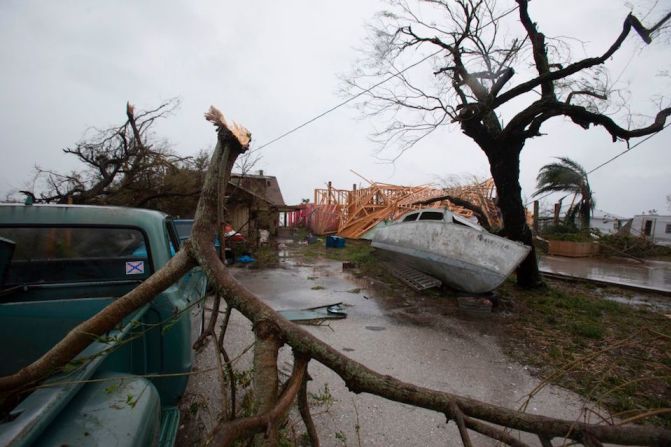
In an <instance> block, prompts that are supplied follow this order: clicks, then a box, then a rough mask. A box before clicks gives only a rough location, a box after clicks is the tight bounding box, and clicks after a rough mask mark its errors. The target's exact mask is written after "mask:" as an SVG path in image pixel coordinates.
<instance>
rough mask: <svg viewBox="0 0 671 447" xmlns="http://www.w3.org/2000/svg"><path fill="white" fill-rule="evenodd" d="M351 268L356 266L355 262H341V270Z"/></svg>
mask: <svg viewBox="0 0 671 447" xmlns="http://www.w3.org/2000/svg"><path fill="white" fill-rule="evenodd" d="M353 268H356V264H355V263H354V262H352V261H345V262H343V263H342V269H343V270H351V269H353Z"/></svg>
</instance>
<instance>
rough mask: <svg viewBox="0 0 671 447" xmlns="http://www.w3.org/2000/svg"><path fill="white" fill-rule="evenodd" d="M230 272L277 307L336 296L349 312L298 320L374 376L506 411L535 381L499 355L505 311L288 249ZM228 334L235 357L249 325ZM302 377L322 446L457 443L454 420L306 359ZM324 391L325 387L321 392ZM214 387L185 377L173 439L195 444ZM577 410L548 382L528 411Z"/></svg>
mask: <svg viewBox="0 0 671 447" xmlns="http://www.w3.org/2000/svg"><path fill="white" fill-rule="evenodd" d="M235 276H236V277H237V279H238V280H239V281H241V282H242V283H243V284H244V285H245V286H246V287H248V288H249V289H250V290H252V291H253V292H255V293H256V294H257V295H258V296H260V297H261V298H262V299H264V300H265V301H266V302H267V303H268V304H269V305H270V306H271V307H273V308H275V309H277V310H281V309H287V308H306V307H314V306H320V305H325V304H331V303H335V302H342V303H343V304H344V305H345V306H346V310H347V312H348V316H347V318H346V319H344V320H333V321H330V322H328V324H327V325H322V326H306V330H308V331H309V332H311V333H312V334H313V335H315V336H316V337H318V338H319V339H321V340H323V341H325V342H327V343H329V344H330V345H331V346H333V347H334V348H335V349H338V350H340V351H342V352H343V353H345V354H346V355H348V356H349V357H350V358H352V359H354V360H356V361H359V362H361V363H363V364H365V365H367V366H368V367H370V368H372V369H373V370H375V371H377V372H379V373H381V374H388V375H392V376H395V377H397V378H399V379H400V380H403V381H407V382H412V383H414V384H417V385H421V386H425V387H430V388H434V389H438V390H442V391H446V392H451V393H457V394H460V395H462V396H468V397H472V398H476V399H481V400H484V401H487V402H491V403H494V404H498V405H503V406H506V407H509V408H519V407H520V406H521V405H522V404H523V403H524V402H525V399H526V398H527V396H528V393H530V392H531V391H532V390H533V389H534V388H535V387H536V386H537V385H538V384H539V381H538V379H537V378H535V377H533V375H532V374H531V372H530V370H529V368H527V367H526V366H524V365H520V364H518V363H515V362H512V361H511V360H509V359H508V358H507V357H506V356H505V355H504V354H503V352H502V350H501V348H500V346H499V343H498V339H497V336H496V333H497V331H496V328H495V327H496V324H497V319H498V318H504V317H503V316H497V315H492V316H490V317H487V318H485V319H484V320H483V319H474V318H465V317H463V316H460V315H459V313H458V310H457V305H456V299H455V298H454V297H450V296H440V295H439V294H434V295H432V296H428V297H427V296H421V297H419V296H417V295H416V294H414V293H412V292H409V291H408V290H407V289H405V288H400V287H399V286H393V285H388V284H384V283H378V282H371V281H369V280H365V279H361V278H357V277H356V276H354V275H353V274H351V273H349V272H343V271H342V265H341V263H338V262H334V261H326V260H319V261H317V262H315V263H314V264H305V263H301V262H300V261H299V260H298V259H296V258H292V257H291V252H290V251H289V252H285V253H284V256H283V257H282V259H281V262H280V267H279V268H275V269H268V270H250V269H235ZM317 286H319V287H317ZM226 337H227V338H226V340H227V342H226V346H227V349H228V350H229V353H230V355H231V356H232V357H234V356H236V355H237V354H238V353H240V352H242V351H243V350H244V349H245V347H247V346H248V344H249V343H251V342H252V337H251V332H250V325H249V322H247V321H246V320H245V319H243V318H242V317H241V316H240V315H239V314H237V313H234V315H233V318H232V320H231V327H230V330H229V332H228V333H227V336H226ZM213 358H214V357H213V356H212V352H211V350H209V349H206V350H204V351H203V353H201V354H200V355H199V358H198V364H197V366H198V368H200V369H201V370H202V369H206V368H210V367H212V366H213V365H215V362H214V360H213ZM250 358H251V357H250V355H249V354H246V356H244V357H243V358H242V359H241V360H240V361H239V362H238V364H237V365H236V368H238V369H244V368H247V367H249V365H250ZM280 366H281V370H282V371H284V372H286V373H288V372H289V371H290V370H291V353H290V349H288V348H287V347H284V348H282V350H281V355H280ZM309 373H310V375H311V377H312V378H313V380H312V381H311V382H310V383H309V392H310V393H312V394H314V395H321V397H322V398H323V397H324V396H331V397H332V399H322V401H326V402H327V403H329V404H328V405H324V404H321V405H320V404H317V405H313V415H314V418H315V423H316V425H317V427H318V431H319V434H320V438H321V441H322V445H325V446H343V445H350V446H357V445H363V446H409V445H422V446H433V445H437V446H438V445H440V446H444V445H461V441H460V439H459V435H458V431H457V429H456V426H455V425H454V424H453V423H446V420H445V417H444V416H443V415H442V414H439V413H436V412H433V411H428V410H423V409H419V408H415V407H411V406H408V405H404V404H399V403H395V402H391V401H387V400H385V399H382V398H379V397H376V396H372V395H368V394H359V395H357V394H353V393H351V392H349V391H348V390H347V388H346V387H345V384H344V382H343V381H342V380H341V379H340V378H339V377H338V376H337V375H336V374H335V373H333V372H332V371H330V370H328V369H327V368H325V367H324V366H322V365H321V364H319V363H317V362H314V361H313V362H312V363H311V364H310V369H309ZM325 387H327V389H328V393H324V389H325ZM218 390H219V385H218V383H217V379H216V375H213V374H212V373H210V374H209V375H205V374H203V375H198V376H195V377H194V379H193V380H191V383H190V385H189V394H188V395H187V396H186V398H185V399H184V403H183V405H182V407H183V409H186V410H189V409H190V410H191V411H190V412H188V411H187V417H186V418H185V419H186V420H185V421H184V424H183V428H182V431H181V433H180V439H179V441H180V443H179V444H180V445H194V444H198V443H199V442H200V441H202V440H203V436H204V433H206V432H207V431H208V430H209V429H211V427H212V426H213V424H214V422H215V418H214V417H213V415H216V413H217V411H218V409H217V408H216V405H217V402H216V401H217V396H218V395H219V391H218ZM199 399H200V400H199ZM201 401H204V403H203V405H202V407H201V406H199V405H200V403H199V402H201ZM194 402H196V404H195V411H194V404H193V403H194ZM582 410H583V402H582V401H581V399H580V398H579V397H578V396H576V395H575V394H573V393H571V392H568V391H566V390H564V389H561V388H558V387H554V386H547V387H545V388H543V389H542V390H541V391H540V392H539V393H538V394H536V396H535V397H534V398H533V399H532V400H531V402H530V404H529V405H528V408H527V411H529V412H533V413H542V414H546V415H550V416H557V417H562V418H567V419H578V418H583V417H586V416H584V413H582V414H581V412H582ZM292 420H293V421H294V422H295V423H294V424H292V425H290V427H293V429H294V430H295V431H297V432H300V431H302V429H303V427H302V423H301V421H300V418H296V417H295V416H294V418H293V419H292ZM473 436H474V439H473V442H474V444H475V445H495V443H494V442H493V441H490V440H489V439H487V438H483V437H479V436H478V435H476V434H473ZM522 439H525V440H526V441H528V442H529V443H530V444H531V445H536V443H537V438H533V437H527V436H526V435H523V436H522Z"/></svg>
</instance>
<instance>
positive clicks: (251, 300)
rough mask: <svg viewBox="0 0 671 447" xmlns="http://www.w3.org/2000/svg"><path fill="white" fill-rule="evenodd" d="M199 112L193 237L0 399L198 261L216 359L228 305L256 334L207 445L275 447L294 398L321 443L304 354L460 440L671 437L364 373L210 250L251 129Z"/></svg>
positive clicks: (19, 375) (12, 380)
mask: <svg viewBox="0 0 671 447" xmlns="http://www.w3.org/2000/svg"><path fill="white" fill-rule="evenodd" d="M206 118H207V119H208V120H209V121H211V122H212V123H213V124H214V125H215V126H216V128H217V145H216V148H215V151H214V154H213V156H212V159H211V161H210V164H209V168H208V172H207V175H206V177H205V182H204V186H203V191H202V193H201V196H200V199H199V202H198V207H197V211H196V216H195V222H194V225H193V233H192V238H191V240H190V241H188V242H187V243H186V244H185V246H184V247H182V248H181V249H180V250H179V251H178V252H177V254H176V255H175V256H174V257H173V258H172V259H171V260H170V261H169V262H168V263H167V264H166V265H165V266H164V267H163V268H162V269H160V270H159V271H157V272H156V273H154V274H153V275H152V276H151V277H150V278H148V279H147V280H145V281H144V282H143V283H142V284H140V285H139V286H138V287H137V288H136V289H134V290H132V291H131V292H129V293H127V294H126V295H124V296H122V297H121V298H119V299H117V300H115V301H114V302H113V303H111V304H110V305H109V306H108V307H107V308H105V309H104V310H102V311H101V312H100V313H98V314H97V315H95V316H93V317H92V318H91V319H89V320H87V321H85V322H83V323H81V324H80V325H78V326H77V327H75V328H74V329H73V330H72V331H70V332H69V333H68V334H67V335H66V337H65V338H64V339H63V340H61V341H60V342H59V343H58V344H56V345H55V346H54V347H53V348H52V349H51V350H50V351H49V352H47V353H46V354H45V355H44V356H43V357H41V358H40V359H38V360H36V361H35V362H34V363H32V364H30V365H28V366H26V367H25V368H23V369H21V370H20V371H17V372H16V373H15V374H13V375H10V376H6V377H1V378H0V401H1V400H2V399H5V398H7V397H8V396H9V395H11V394H12V393H15V392H17V390H21V389H24V388H25V387H27V386H29V385H34V384H35V383H37V382H39V381H40V380H42V379H44V378H45V377H47V376H48V375H49V374H50V373H52V372H53V371H54V370H58V368H61V367H63V366H65V365H66V364H67V363H68V362H70V361H71V360H72V359H73V358H74V357H75V356H77V355H78V354H79V353H80V352H81V351H82V350H83V349H84V348H85V347H86V346H87V345H88V344H89V343H91V342H92V341H93V340H95V339H96V338H97V337H99V336H101V335H103V334H105V333H106V332H107V331H109V330H111V329H112V328H114V327H115V326H116V325H117V324H118V323H119V322H120V321H121V320H122V319H123V317H124V316H126V315H128V314H130V313H131V312H132V311H134V310H135V309H138V308H139V307H141V306H142V305H144V304H146V303H147V302H149V301H151V300H152V298H153V297H154V296H155V295H156V294H158V293H160V292H161V291H162V290H164V289H165V288H167V287H169V286H170V284H171V283H173V282H175V281H176V280H177V279H178V278H179V277H180V276H181V275H183V274H185V273H186V272H188V271H189V270H190V269H191V268H192V267H194V266H196V265H200V266H201V267H202V268H203V270H204V272H205V273H206V275H207V277H208V279H209V281H210V283H211V284H212V285H213V287H214V289H215V290H216V292H217V301H216V303H215V306H214V309H215V310H214V311H213V312H212V314H211V317H210V318H211V319H210V321H209V324H208V327H207V329H206V331H205V333H204V336H205V337H211V338H215V340H212V341H213V342H215V343H217V345H218V346H219V347H220V349H221V351H222V356H223V357H224V360H225V361H226V364H225V365H223V366H222V367H230V363H228V360H227V356H226V355H225V349H224V348H223V340H224V334H225V332H226V326H227V324H226V323H227V321H228V317H229V316H230V311H231V309H235V310H237V311H239V312H240V313H241V314H242V315H244V316H245V317H246V318H247V319H249V320H250V321H251V322H252V325H253V330H254V333H255V337H256V342H255V344H254V374H255V380H254V383H255V389H254V395H255V396H256V408H257V409H258V410H257V413H256V414H254V415H252V416H248V417H235V411H230V412H228V414H227V416H226V417H224V418H223V419H222V421H221V422H220V423H219V424H218V425H217V426H216V427H215V428H214V430H213V433H211V439H212V444H213V445H226V446H227V445H232V444H233V443H234V442H235V441H236V440H240V439H245V438H247V439H248V438H250V437H252V436H254V435H257V436H260V438H259V439H258V440H259V442H261V443H263V444H266V445H277V436H278V429H279V427H281V425H282V424H283V422H284V421H285V420H286V416H287V412H288V410H289V408H290V407H291V405H292V404H293V402H294V401H297V404H298V407H299V411H300V414H301V416H302V418H303V420H304V422H305V424H306V427H307V432H308V435H309V438H310V442H311V445H313V446H316V445H319V440H318V439H317V436H316V430H315V427H314V424H313V422H312V418H311V416H310V411H309V408H308V405H307V395H306V380H307V378H308V374H307V369H308V365H309V363H310V362H311V361H312V360H315V361H317V362H319V363H321V364H323V365H324V366H326V367H327V368H329V369H331V370H333V371H334V372H335V373H336V374H337V375H338V376H340V377H341V378H342V379H343V380H344V381H345V383H346V385H347V387H348V388H349V389H350V390H351V391H353V392H355V393H370V394H374V395H377V396H381V397H384V398H386V399H389V400H392V401H396V402H400V403H403V404H407V405H413V406H416V407H421V408H426V409H430V410H433V411H437V412H439V413H442V414H444V415H445V417H446V418H447V419H448V420H452V421H454V422H455V423H456V425H457V426H458V428H459V433H460V435H461V438H462V440H463V443H464V445H465V446H470V445H472V442H471V439H470V437H471V434H470V433H471V431H472V432H478V433H481V434H483V435H485V436H487V437H489V438H492V439H495V440H497V441H499V442H501V443H504V444H508V445H512V446H524V445H527V444H526V443H525V442H523V441H521V440H520V438H519V437H518V436H517V434H516V432H515V431H522V432H527V433H533V434H536V435H538V437H539V440H540V442H541V443H542V445H543V446H548V445H552V444H551V442H552V439H553V438H560V439H564V440H571V441H576V442H579V443H583V444H584V445H587V446H600V445H602V443H603V442H607V443H616V444H623V445H670V444H671V430H668V429H664V428H659V427H651V426H636V425H631V424H627V425H616V424H611V423H607V422H604V423H601V424H588V423H585V422H580V421H579V420H560V419H555V418H550V417H546V416H540V415H532V414H528V413H524V412H521V411H515V410H511V409H508V408H504V407H501V406H496V405H493V404H489V403H485V402H482V401H478V400H475V399H471V398H467V397H463V396H459V395H455V394H451V393H447V392H443V391H437V390H432V389H428V388H423V387H419V386H416V385H413V384H411V383H405V382H402V381H400V380H398V379H396V378H394V377H391V376H388V375H383V374H380V373H377V372H375V371H372V370H371V369H369V368H367V367H366V366H365V365H363V364H361V363H358V362H356V361H354V360H352V359H350V358H349V357H347V356H345V355H343V354H342V353H340V352H339V351H337V350H336V349H334V348H332V347H331V346H329V345H328V344H326V343H324V342H322V341H320V340H319V339H318V338H316V337H315V336H313V335H311V334H310V333H309V332H307V331H305V330H304V329H302V328H301V327H299V326H297V325H296V324H294V323H292V322H290V321H287V320H286V319H284V318H283V317H281V316H280V315H279V314H278V313H277V312H275V311H274V310H273V309H271V308H270V307H269V306H268V305H267V304H265V303H264V302H263V301H262V300H261V299H259V298H258V297H256V296H255V295H254V294H253V293H252V292H250V291H249V290H248V289H246V288H245V287H244V286H242V285H241V284H240V283H238V282H237V281H236V279H235V278H234V277H233V276H232V275H231V273H230V271H229V270H228V269H227V268H226V266H225V265H224V264H223V263H222V262H221V260H220V259H219V258H218V257H217V253H216V251H215V248H214V245H213V244H212V239H213V236H214V234H215V233H216V232H217V229H218V224H219V223H220V222H221V218H222V217H225V216H222V213H223V211H224V210H223V208H222V196H221V193H220V192H221V190H222V188H221V186H222V185H225V184H226V183H227V182H228V179H229V177H230V172H231V169H232V167H233V165H234V163H235V161H236V159H237V157H238V156H239V155H240V154H241V153H243V152H245V151H246V150H247V148H248V144H249V141H250V138H251V136H250V134H249V132H248V131H247V130H246V129H244V128H243V127H240V126H237V125H232V126H228V125H227V124H226V121H225V120H224V117H223V115H222V114H221V113H220V112H219V111H217V110H216V109H214V108H211V109H210V111H209V112H208V113H207V114H206ZM220 299H223V300H224V301H225V302H226V304H227V312H226V317H224V323H223V324H222V330H221V332H220V333H219V334H218V335H215V334H216V331H214V328H215V324H216V319H217V316H218V314H219V312H217V311H216V310H217V309H218V303H219V300H220ZM200 341H201V342H202V341H206V340H200ZM285 344H286V345H289V346H290V347H291V348H292V350H293V356H294V364H293V371H292V373H291V375H290V377H289V379H288V380H287V382H286V383H285V384H284V386H282V387H280V384H279V382H280V381H279V376H278V362H277V356H278V350H279V349H280V347H281V346H283V345H285ZM511 430H513V431H511Z"/></svg>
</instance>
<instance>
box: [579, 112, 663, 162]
mask: <svg viewBox="0 0 671 447" xmlns="http://www.w3.org/2000/svg"><path fill="white" fill-rule="evenodd" d="M669 126H671V123H669V124H667V125H666V126H664V127H662V129H661V130H659V131H657V132H655V133H652V134H650V135H648V136H647V137H645V138H643V139H642V140H641V141H639V142H638V143H636V144H634V145H633V146H631V147H629V148H627V149H626V150H624V151H622V152H620V153H619V154H617V155H615V156H614V157H612V158H609V159H608V160H606V161H604V162H603V163H601V164H600V165H599V166H597V167H596V168H594V169H592V170H591V171H588V172H587V173H588V174H591V173H592V172H594V171H596V170H597V169H601V168H602V167H604V166H606V165H607V164H608V163H610V162H612V161H613V160H616V159H618V158H620V157H621V156H623V155H624V154H626V153H627V152H629V151H630V150H632V149H634V148H636V147H637V146H640V145H641V144H643V143H645V142H646V141H648V140H649V139H650V138H652V137H654V136H655V135H657V134H659V133H660V132H661V131H662V130H664V129H666V128H667V127H669Z"/></svg>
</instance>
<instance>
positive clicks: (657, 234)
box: [630, 214, 671, 246]
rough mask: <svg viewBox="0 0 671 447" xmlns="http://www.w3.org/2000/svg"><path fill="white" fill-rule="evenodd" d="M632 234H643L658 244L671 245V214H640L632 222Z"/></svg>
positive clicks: (642, 235)
mask: <svg viewBox="0 0 671 447" xmlns="http://www.w3.org/2000/svg"><path fill="white" fill-rule="evenodd" d="M630 234H631V235H632V236H641V237H645V238H647V239H649V240H650V241H651V242H653V243H655V244H658V245H668V246H671V216H659V215H657V214H638V215H636V216H634V220H633V221H632V223H631V233H630Z"/></svg>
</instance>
